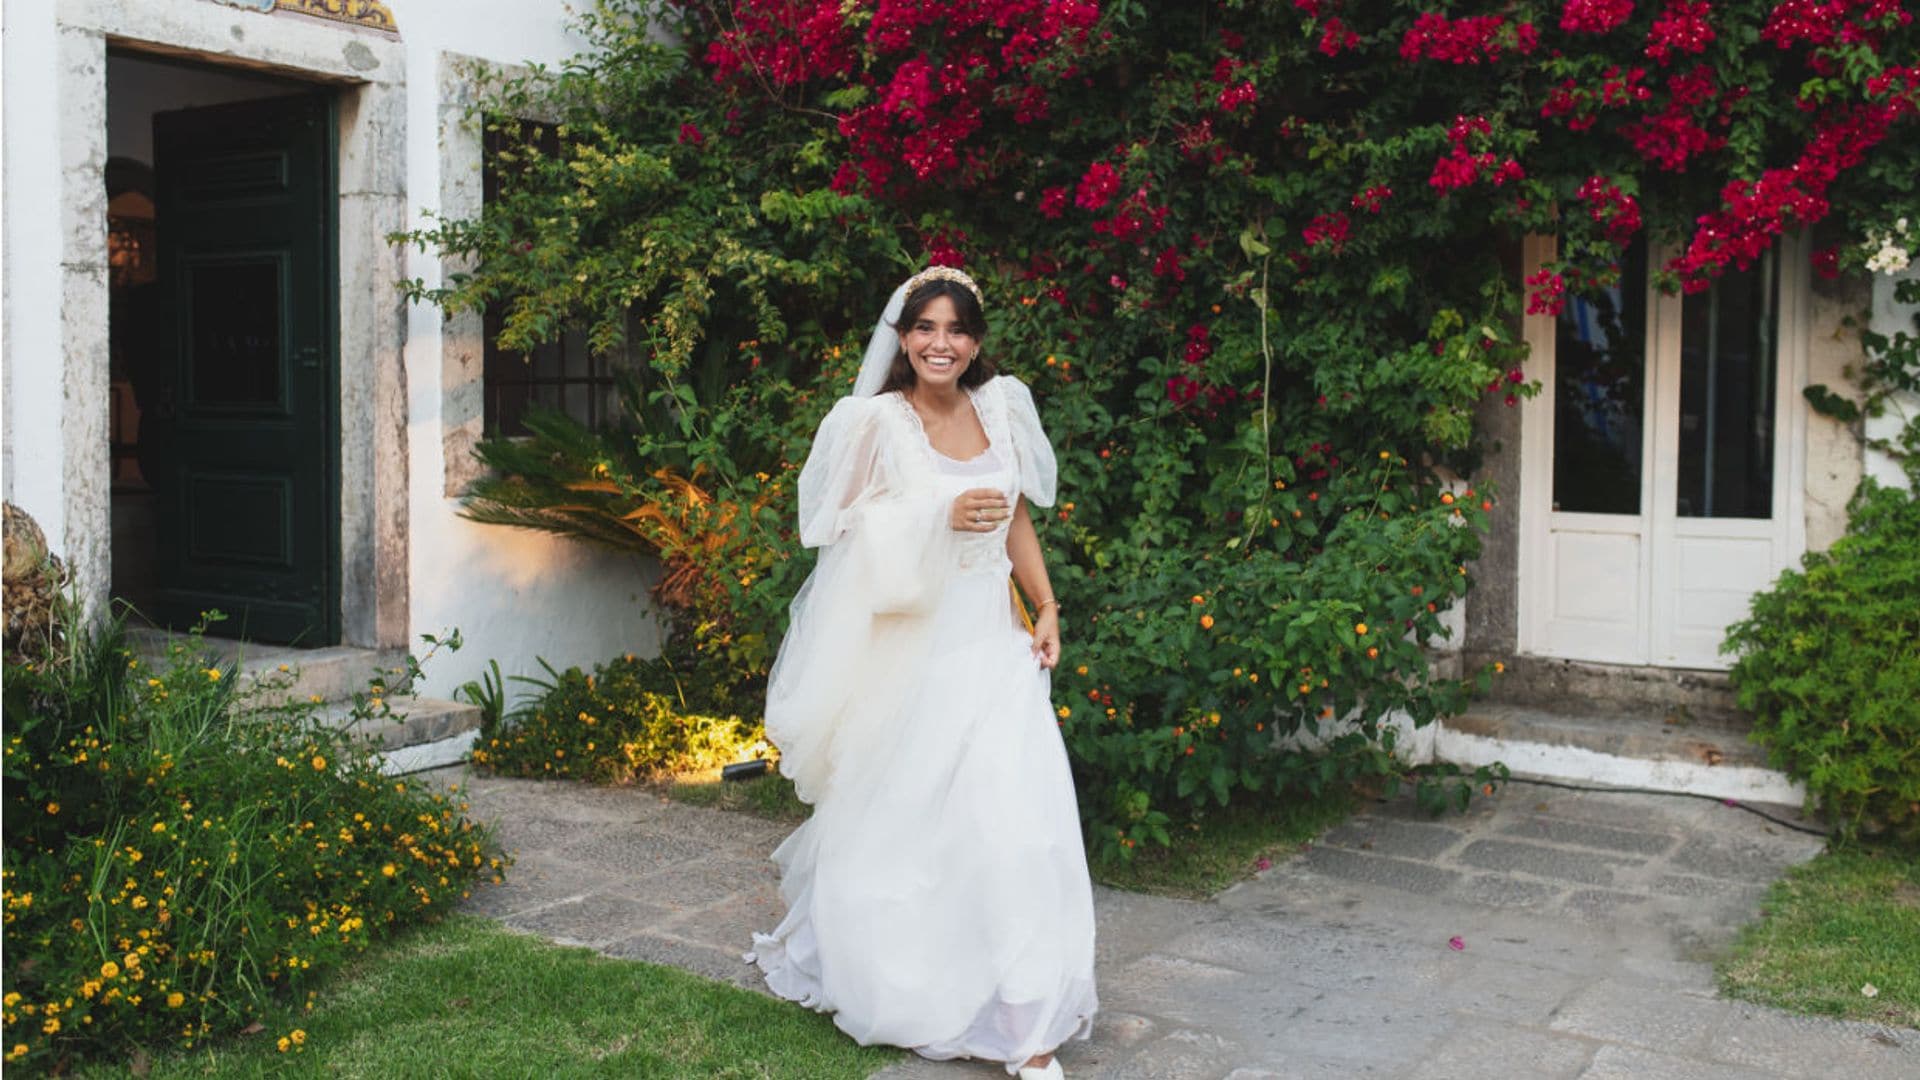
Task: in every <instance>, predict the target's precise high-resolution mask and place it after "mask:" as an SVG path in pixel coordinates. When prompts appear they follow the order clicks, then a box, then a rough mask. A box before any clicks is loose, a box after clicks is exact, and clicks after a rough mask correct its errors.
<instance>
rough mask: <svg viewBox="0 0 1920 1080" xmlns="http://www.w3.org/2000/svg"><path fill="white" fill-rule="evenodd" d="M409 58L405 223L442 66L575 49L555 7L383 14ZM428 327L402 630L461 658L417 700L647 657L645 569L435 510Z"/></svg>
mask: <svg viewBox="0 0 1920 1080" xmlns="http://www.w3.org/2000/svg"><path fill="white" fill-rule="evenodd" d="M391 6H392V7H393V10H394V16H395V18H396V19H397V20H398V21H399V23H400V34H401V38H402V40H403V41H404V42H405V43H406V46H407V82H408V91H407V188H408V192H409V196H408V201H409V203H410V205H411V208H412V218H413V220H415V221H419V220H420V216H419V215H420V213H421V212H422V211H426V210H436V209H438V207H439V192H440V191H441V187H442V185H441V168H442V165H443V159H442V156H441V148H440V146H439V139H438V136H437V132H438V129H439V123H440V117H439V100H438V99H439V90H438V88H439V86H440V82H441V79H440V64H441V62H442V60H443V56H444V54H448V53H454V54H464V55H466V56H475V57H481V58H485V59H489V60H497V61H501V62H505V63H526V62H539V63H546V64H556V63H558V62H559V61H561V60H562V59H564V58H566V57H567V56H570V55H572V54H573V53H574V52H576V51H577V50H578V49H579V47H580V45H581V43H580V42H579V41H578V40H577V39H575V38H573V37H571V36H569V35H568V34H567V32H566V30H565V26H564V20H563V10H562V9H563V5H562V4H561V3H560V2H559V0H553V2H551V3H548V4H531V3H529V4H519V5H489V6H488V7H487V11H486V17H485V18H476V17H475V14H476V11H475V7H474V5H473V4H471V3H468V2H463V0H400V2H397V3H393V4H392V5H391ZM406 272H407V274H408V275H409V276H412V277H420V278H423V279H424V280H425V281H426V282H427V283H428V284H429V285H432V284H437V283H438V282H439V280H440V264H439V261H438V259H437V258H435V257H433V256H431V255H428V254H422V253H420V252H417V251H416V252H410V253H408V255H407V270H406ZM441 350H442V336H441V318H440V313H439V311H438V310H437V309H435V308H430V307H415V308H413V309H412V310H411V312H410V313H409V316H408V323H407V349H406V357H407V414H408V417H409V422H408V432H407V441H408V445H409V448H410V449H409V454H408V466H409V467H408V487H409V489H410V490H409V493H408V497H409V499H410V500H411V513H410V515H409V520H410V523H411V561H412V572H411V574H410V575H409V576H410V578H411V581H412V591H413V597H412V604H411V605H410V610H411V621H412V623H413V627H414V638H415V640H416V641H417V640H418V638H419V635H420V634H422V633H438V632H440V631H442V630H444V629H446V628H449V627H458V628H459V630H460V632H461V633H462V635H463V636H464V637H465V639H466V642H467V644H466V647H465V648H463V649H462V650H461V651H460V652H459V653H458V654H457V655H455V656H451V657H447V658H445V659H437V660H436V661H435V662H434V664H433V665H432V666H431V667H430V668H429V669H428V680H429V685H428V688H427V692H428V693H431V694H436V695H440V696H444V695H445V694H447V693H449V692H450V691H451V689H452V688H453V687H455V686H458V685H459V684H460V683H462V682H464V681H466V680H468V679H471V678H476V677H478V675H479V673H480V671H481V670H482V669H483V668H484V667H485V666H486V661H487V660H488V659H490V658H491V659H498V660H499V661H500V665H501V667H502V669H504V670H505V672H506V673H507V674H509V675H512V674H533V673H537V672H538V670H539V667H538V664H537V663H536V662H535V657H544V658H545V659H547V660H548V661H550V662H552V663H553V664H554V665H555V666H558V667H563V668H564V667H566V666H568V665H570V664H579V665H582V666H589V665H591V664H593V663H594V662H596V661H600V660H605V659H608V658H610V657H612V656H616V655H618V654H620V653H623V652H627V651H633V652H639V653H641V654H642V655H645V654H647V653H650V652H652V651H654V650H655V649H657V647H658V640H659V639H658V628H657V626H656V623H655V620H654V618H653V615H652V610H653V608H652V604H651V602H650V601H649V599H648V597H647V593H646V590H647V587H648V586H649V585H651V583H652V580H653V577H652V573H653V571H652V568H651V567H650V566H647V565H644V564H643V562H642V561H641V560H639V559H635V558H629V557H622V556H618V555H614V554H611V553H608V552H605V551H601V550H598V549H594V548H590V547H588V546H586V545H584V544H581V543H578V542H575V541H571V540H564V539H559V538H555V537H549V536H545V535H541V534H538V533H532V532H528V531H525V530H518V529H507V528H502V527H499V526H490V525H476V524H474V523H472V522H469V521H467V520H465V519H463V518H461V517H459V516H458V515H457V514H456V513H455V509H456V503H455V502H454V500H452V499H449V498H447V497H446V496H445V494H444V490H445V484H444V478H445V471H446V460H445V457H444V448H443V440H444V435H445V429H444V424H443V421H442V417H441V404H442V402H443V400H444V398H443V395H442V393H441V379H442V374H443V372H442V359H443V358H442V355H441Z"/></svg>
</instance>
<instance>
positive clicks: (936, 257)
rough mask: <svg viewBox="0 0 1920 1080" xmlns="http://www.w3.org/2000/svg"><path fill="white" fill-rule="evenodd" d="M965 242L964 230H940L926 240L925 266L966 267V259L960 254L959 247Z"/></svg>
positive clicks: (965, 234)
mask: <svg viewBox="0 0 1920 1080" xmlns="http://www.w3.org/2000/svg"><path fill="white" fill-rule="evenodd" d="M966 242H967V233H966V230H965V229H941V230H940V231H939V232H937V233H934V234H933V235H932V236H931V237H929V238H928V239H927V265H929V266H965V265H967V257H966V256H965V255H962V254H961V253H960V245H961V244H964V243H966Z"/></svg>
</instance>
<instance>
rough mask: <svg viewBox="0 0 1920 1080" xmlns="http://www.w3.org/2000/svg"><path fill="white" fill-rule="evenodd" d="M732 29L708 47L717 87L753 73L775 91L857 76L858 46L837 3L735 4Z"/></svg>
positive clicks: (761, 0) (754, 0)
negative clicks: (855, 54) (855, 59)
mask: <svg viewBox="0 0 1920 1080" xmlns="http://www.w3.org/2000/svg"><path fill="white" fill-rule="evenodd" d="M730 7H731V9H732V10H731V11H730V12H729V14H730V15H731V16H732V25H733V29H731V30H726V31H723V32H721V33H720V34H719V35H718V36H716V37H715V38H714V40H713V42H712V44H710V45H708V46H707V63H709V64H711V65H712V66H713V69H714V70H713V77H714V80H715V81H716V82H729V81H732V80H734V79H736V78H740V77H741V76H742V71H743V70H744V69H751V70H752V71H753V72H754V73H756V75H758V76H759V77H762V78H765V79H767V80H768V81H770V82H772V83H773V84H774V85H775V86H794V85H798V84H800V83H804V82H807V81H808V80H811V79H820V78H834V77H837V76H845V75H847V74H849V73H851V72H852V71H853V67H854V41H853V38H852V36H851V35H850V34H848V33H847V28H846V19H845V18H844V17H843V16H842V15H841V14H840V5H839V4H838V3H836V2H834V0H811V2H806V3H802V4H799V5H796V4H794V3H793V2H792V0H734V3H732V4H731V5H730Z"/></svg>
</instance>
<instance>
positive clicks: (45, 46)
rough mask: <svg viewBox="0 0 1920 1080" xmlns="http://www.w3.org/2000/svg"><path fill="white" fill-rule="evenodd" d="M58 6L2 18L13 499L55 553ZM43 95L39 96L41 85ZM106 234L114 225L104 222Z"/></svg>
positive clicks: (59, 497)
mask: <svg viewBox="0 0 1920 1080" xmlns="http://www.w3.org/2000/svg"><path fill="white" fill-rule="evenodd" d="M53 6H54V5H53V2H52V0H37V2H35V0H6V5H5V8H4V13H3V14H0V20H3V22H4V26H0V72H4V79H5V85H4V87H3V88H0V132H4V134H5V139H6V147H5V152H4V155H3V156H4V161H5V166H4V170H0V220H3V221H4V224H3V225H0V228H4V238H0V247H4V251H5V260H4V267H3V268H0V273H4V275H5V279H6V286H5V304H6V356H5V358H4V361H3V362H4V363H5V365H6V369H7V378H6V389H7V395H6V417H5V422H6V455H5V464H6V478H5V482H4V487H5V491H6V498H7V501H9V502H12V503H14V504H15V505H17V506H19V507H20V508H22V509H24V510H25V511H26V512H27V513H29V514H32V515H33V517H34V519H35V520H36V521H38V522H39V523H40V527H41V529H43V530H44V531H45V532H46V534H47V540H48V542H49V543H51V544H52V545H53V546H54V549H55V550H56V551H62V550H64V544H63V542H62V541H63V539H64V537H65V535H66V512H65V506H64V495H63V492H64V487H65V485H64V484H63V482H62V481H63V476H64V473H65V466H66V462H65V459H64V453H63V450H62V437H61V434H62V432H61V413H60V401H61V396H62V374H63V373H62V370H61V364H60V359H59V358H60V347H61V343H60V320H59V311H60V216H59V214H58V213H57V212H56V208H57V203H58V199H59V194H58V192H59V176H60V152H59V151H60V128H59V123H58V120H59V117H60V113H61V108H60V102H59V101H57V100H49V94H48V93H47V91H46V88H48V87H52V86H55V85H56V84H57V82H58V80H57V79H55V77H54V72H55V69H56V67H57V65H58V59H59V57H58V55H57V52H58V50H57V49H56V47H55V40H56V39H55V32H54V21H53ZM35 88H38V91H37V92H36V89H35ZM101 227H102V229H103V230H104V228H105V223H104V222H103V223H102V225H101Z"/></svg>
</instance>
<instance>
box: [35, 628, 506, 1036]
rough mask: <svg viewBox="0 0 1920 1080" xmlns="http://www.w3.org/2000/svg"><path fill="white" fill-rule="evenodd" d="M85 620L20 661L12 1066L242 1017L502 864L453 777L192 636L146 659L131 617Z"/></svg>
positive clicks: (229, 1027) (219, 1026)
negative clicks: (129, 632)
mask: <svg viewBox="0 0 1920 1080" xmlns="http://www.w3.org/2000/svg"><path fill="white" fill-rule="evenodd" d="M79 636H80V638H81V640H80V641H79V642H77V643H76V644H75V646H74V647H73V648H72V649H71V650H70V651H68V652H66V653H63V654H62V655H61V656H60V657H59V658H58V659H56V660H54V661H51V662H42V663H40V664H8V665H7V666H6V669H5V739H6V743H5V777H6V788H5V797H4V803H5V821H6V825H5V831H6V847H5V861H4V870H3V871H0V877H4V911H5V913H4V921H5V942H6V957H7V964H6V971H5V975H4V983H5V993H4V1021H5V1027H4V1045H5V1059H6V1061H7V1063H8V1064H9V1065H10V1066H13V1067H16V1068H18V1067H25V1068H28V1069H34V1068H47V1067H54V1068H61V1067H64V1066H63V1064H62V1063H64V1062H66V1061H67V1060H68V1059H69V1058H71V1057H74V1056H76V1055H85V1054H89V1053H95V1052H103V1051H122V1052H124V1051H125V1050H126V1049H128V1048H129V1047H131V1046H135V1045H141V1044H144V1045H149V1046H157V1045H160V1044H171V1045H175V1046H192V1045H195V1044H197V1043H198V1042H200V1041H201V1040H203V1039H205V1038H206V1037H208V1036H209V1035H214V1034H219V1033H221V1032H231V1031H234V1030H237V1029H239V1028H241V1027H243V1026H244V1025H246V1024H247V1023H249V1022H251V1021H253V1020H254V1019H256V1018H257V1017H259V1016H260V1015H261V1014H262V1012H263V1010H264V1009H265V1008H266V1007H267V1006H268V1004H269V1002H270V999H272V998H274V997H276V996H277V997H280V998H281V999H282V1000H287V999H292V1000H296V1001H297V1000H298V999H297V998H294V997H293V995H294V994H296V993H297V992H298V991H300V990H303V989H305V988H306V987H307V986H308V985H309V984H310V982H311V980H312V979H313V978H314V977H315V976H317V975H319V974H321V973H322V972H324V971H326V970H328V969H329V968H332V967H334V966H335V965H337V964H338V963H340V962H341V961H343V960H345V959H347V958H348V957H350V956H352V955H355V954H357V953H360V952H362V951H364V950H365V949H366V948H367V947H368V946H369V945H370V944H371V943H373V942H375V941H378V940H380V939H382V938H384V937H385V936H387V935H388V934H390V933H391V932H392V931H393V930H395V929H396V928H398V927H401V926H404V925H407V924H410V923H415V922H418V921H421V920H423V919H431V918H433V917H436V916H437V915H438V914H439V913H441V912H443V911H449V910H451V909H452V907H453V906H454V904H455V903H456V902H458V900H459V899H460V898H462V897H463V896H465V895H466V891H467V887H468V885H469V884H470V883H471V882H472V881H473V879H474V878H475V877H477V876H478V875H481V874H487V873H495V872H497V871H498V870H499V869H500V867H501V862H500V860H499V859H498V858H496V857H494V856H493V855H492V854H491V852H490V850H489V843H488V839H487V836H486V834H485V832H484V831H483V830H481V829H478V828H476V827H475V826H474V825H473V824H472V823H471V822H470V821H468V820H467V819H466V818H465V817H464V811H465V809H466V808H465V806H464V804H462V803H460V802H458V801H457V800H458V798H459V796H458V794H457V792H453V793H439V792H436V791H435V790H433V789H431V788H428V787H425V786H423V785H421V784H419V783H418V782H411V781H406V780H396V779H394V778H391V777H388V776H385V775H383V774H382V773H381V772H380V770H379V764H380V761H379V758H378V756H377V755H376V754H375V753H374V752H373V751H372V750H371V749H370V748H369V747H368V746H367V745H366V744H365V743H364V742H363V741H358V740H355V739H354V738H353V737H352V736H351V735H350V734H349V733H348V732H345V731H342V730H338V729H335V728H331V727H325V726H320V725H318V724H316V723H315V722H314V711H315V710H316V709H317V707H318V706H317V705H314V704H312V703H299V704H289V705H284V706H267V705H263V704H261V702H262V701H266V700H268V698H269V697H271V696H273V695H270V694H261V695H255V694H251V693H249V694H247V695H245V697H244V698H243V697H242V696H240V695H237V694H236V692H235V689H234V678H233V676H234V672H233V670H232V669H230V668H224V667H218V666H214V667H209V666H206V665H205V662H204V660H203V659H201V653H200V651H199V649H198V647H197V643H188V644H178V645H176V646H175V647H174V648H173V650H172V652H171V654H170V655H169V656H168V657H167V658H166V660H165V662H164V663H161V664H159V665H158V666H157V667H151V668H150V667H149V663H148V662H147V661H145V660H142V659H141V658H139V657H137V656H135V655H134V654H133V652H132V651H131V650H129V649H128V648H127V646H126V640H125V635H124V631H123V628H122V626H121V625H120V624H119V623H117V622H113V623H109V624H107V625H106V626H105V627H103V628H101V629H98V630H94V631H92V632H90V633H84V634H81V635H79ZM280 689H281V690H283V691H284V686H283V687H281V688H280ZM382 707H383V706H381V705H378V704H362V705H361V706H360V707H359V708H358V709H357V710H356V713H357V715H358V716H359V717H361V718H363V719H370V718H372V717H373V716H375V715H377V713H378V711H379V709H381V708H382Z"/></svg>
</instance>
